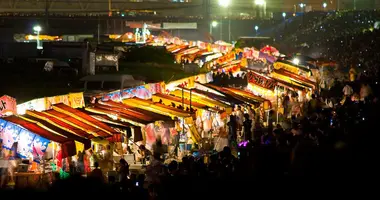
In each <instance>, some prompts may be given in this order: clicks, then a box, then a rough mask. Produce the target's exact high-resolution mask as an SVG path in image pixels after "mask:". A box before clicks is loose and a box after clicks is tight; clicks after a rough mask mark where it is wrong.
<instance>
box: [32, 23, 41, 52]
mask: <svg viewBox="0 0 380 200" xmlns="http://www.w3.org/2000/svg"><path fill="white" fill-rule="evenodd" d="M33 30H34V31H36V32H37V49H42V46H41V44H40V32H41V30H42V28H41V26H38V25H37V26H34V27H33Z"/></svg>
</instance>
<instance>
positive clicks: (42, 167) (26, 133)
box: [0, 116, 76, 188]
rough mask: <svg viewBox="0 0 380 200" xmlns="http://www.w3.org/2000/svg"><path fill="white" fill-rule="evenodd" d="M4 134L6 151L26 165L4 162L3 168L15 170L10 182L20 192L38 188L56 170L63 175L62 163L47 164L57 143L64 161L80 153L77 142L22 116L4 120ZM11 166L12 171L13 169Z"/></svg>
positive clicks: (2, 125) (2, 128)
mask: <svg viewBox="0 0 380 200" xmlns="http://www.w3.org/2000/svg"><path fill="white" fill-rule="evenodd" d="M0 130H1V140H2V148H3V149H7V150H10V153H11V154H14V153H16V154H17V156H18V157H19V158H21V160H22V163H18V162H11V161H8V160H0V161H1V166H2V168H5V169H8V170H11V171H10V172H11V173H10V178H11V180H12V179H13V181H14V184H15V186H16V187H19V188H22V187H30V186H32V185H37V184H38V182H39V180H41V179H42V177H43V175H44V174H45V173H48V172H51V171H52V170H53V171H60V172H61V173H62V170H59V169H57V167H56V166H57V165H59V164H62V161H59V162H57V163H54V162H50V163H49V164H45V162H46V160H50V159H51V158H53V156H52V153H53V154H54V151H53V152H52V149H53V148H52V146H53V143H54V142H55V143H59V144H61V146H60V147H59V148H58V149H56V151H58V153H59V155H60V157H69V156H71V155H73V154H75V153H76V152H75V142H74V139H73V138H70V137H67V136H64V135H62V132H60V133H57V132H55V131H54V130H51V129H49V128H47V127H44V126H43V125H41V124H37V123H34V122H33V121H29V120H26V119H23V118H20V117H18V116H9V117H6V118H3V119H0ZM3 152H6V151H4V150H3ZM11 163H12V166H13V167H12V168H10V167H9V166H11V165H10V164H11ZM53 177H54V176H51V178H53ZM50 181H52V180H50Z"/></svg>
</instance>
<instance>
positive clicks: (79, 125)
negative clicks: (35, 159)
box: [7, 93, 121, 172]
mask: <svg viewBox="0 0 380 200" xmlns="http://www.w3.org/2000/svg"><path fill="white" fill-rule="evenodd" d="M83 107H84V98H83V93H70V94H68V95H60V96H54V97H44V98H39V99H35V100H32V101H29V102H26V103H23V104H19V105H18V106H17V110H18V113H19V114H21V115H18V116H12V117H13V118H9V119H8V118H7V120H13V121H12V122H13V123H16V124H19V125H21V126H23V125H25V126H26V125H28V124H29V125H30V124H34V125H37V126H39V127H42V128H44V129H46V130H48V131H50V132H52V133H54V134H55V135H59V136H62V137H64V138H68V139H71V140H72V141H73V142H72V145H71V146H67V148H66V146H64V145H63V143H62V142H61V141H56V140H52V141H53V142H51V144H50V146H49V147H51V148H50V149H51V151H50V152H49V153H50V154H51V155H52V156H51V158H53V160H52V161H51V162H53V163H54V164H56V165H57V166H58V169H62V168H64V169H66V170H68V168H67V167H68V166H69V165H70V164H71V159H73V158H74V157H72V156H74V155H76V154H77V152H85V151H86V150H88V149H90V148H91V147H92V148H93V150H94V151H95V153H96V154H100V155H101V151H102V150H103V149H104V145H99V144H105V143H107V144H108V143H109V142H112V143H118V142H121V138H120V132H118V131H117V130H115V129H113V128H111V127H110V126H108V125H106V124H105V123H103V122H101V121H99V120H97V119H96V118H93V117H91V116H90V115H87V114H86V113H85V112H82V111H80V110H78V109H80V108H83ZM43 137H45V136H43ZM46 138H47V139H49V138H48V137H46ZM65 142H66V141H65ZM64 144H66V143H64ZM60 150H62V151H63V150H64V151H65V152H68V153H66V154H64V155H60V154H58V152H60ZM87 154H90V152H89V151H86V155H87ZM62 160H63V161H65V162H67V165H62ZM69 163H70V164H69ZM103 164H104V163H102V162H100V165H102V166H103ZM91 167H93V166H90V165H89V164H88V168H87V169H86V172H89V171H91V169H90V168H91Z"/></svg>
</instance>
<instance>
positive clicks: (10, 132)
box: [0, 119, 21, 150]
mask: <svg viewBox="0 0 380 200" xmlns="http://www.w3.org/2000/svg"><path fill="white" fill-rule="evenodd" d="M0 120H2V119H0ZM20 131H21V128H20V127H19V126H17V125H15V124H13V123H11V122H8V123H7V124H6V125H5V127H4V128H3V130H2V131H1V140H2V141H3V148H5V149H8V150H10V149H11V148H12V146H13V144H14V143H15V142H17V141H18V139H19V134H20Z"/></svg>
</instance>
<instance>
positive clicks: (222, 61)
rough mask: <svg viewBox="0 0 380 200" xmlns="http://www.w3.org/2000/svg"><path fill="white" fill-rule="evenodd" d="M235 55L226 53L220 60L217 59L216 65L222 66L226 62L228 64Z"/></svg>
mask: <svg viewBox="0 0 380 200" xmlns="http://www.w3.org/2000/svg"><path fill="white" fill-rule="evenodd" d="M235 56H236V55H235V53H233V52H231V53H228V54H226V55H224V56H222V57H220V58H218V60H217V63H218V64H223V63H226V62H229V61H232V60H234V59H235V58H236V57H235Z"/></svg>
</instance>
